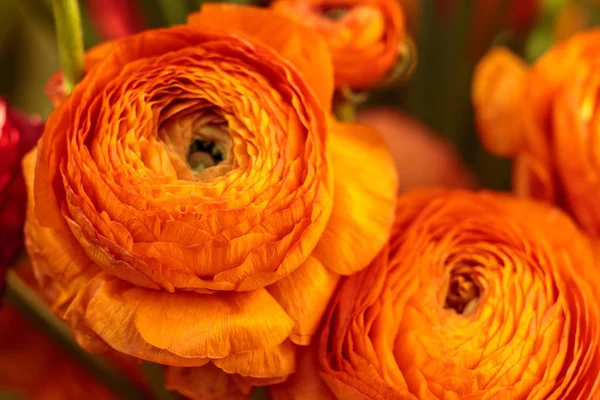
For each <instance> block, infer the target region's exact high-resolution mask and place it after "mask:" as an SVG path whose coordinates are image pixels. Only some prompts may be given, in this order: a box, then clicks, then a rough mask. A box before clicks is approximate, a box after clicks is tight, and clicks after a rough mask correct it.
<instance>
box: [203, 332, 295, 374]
mask: <svg viewBox="0 0 600 400" xmlns="http://www.w3.org/2000/svg"><path fill="white" fill-rule="evenodd" d="M295 361H296V346H295V345H294V344H293V343H292V342H291V341H289V340H286V341H284V342H283V343H281V344H279V345H276V346H272V347H266V346H265V347H263V348H261V349H259V350H253V351H248V352H245V353H237V354H232V355H230V356H227V357H225V358H220V359H217V360H213V363H214V364H215V365H216V366H217V367H219V368H221V369H222V370H223V371H225V372H227V373H230V374H238V375H242V376H248V377H252V378H259V379H271V378H281V380H283V379H285V377H287V376H288V375H290V374H292V373H293V372H294V369H295Z"/></svg>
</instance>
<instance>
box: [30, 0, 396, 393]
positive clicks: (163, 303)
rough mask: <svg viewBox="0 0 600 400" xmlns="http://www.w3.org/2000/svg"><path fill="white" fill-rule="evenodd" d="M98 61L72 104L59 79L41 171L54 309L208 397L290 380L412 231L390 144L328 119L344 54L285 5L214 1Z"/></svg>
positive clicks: (47, 281)
mask: <svg viewBox="0 0 600 400" xmlns="http://www.w3.org/2000/svg"><path fill="white" fill-rule="evenodd" d="M308 49H310V60H309V59H308V58H307V56H306V54H307V51H308ZM309 61H310V62H309ZM85 65H86V75H85V77H84V79H83V80H82V81H81V82H80V83H79V84H78V85H77V86H76V87H75V90H74V91H73V93H72V94H71V95H70V96H68V97H67V96H66V95H65V94H64V93H63V92H61V91H60V90H57V88H58V89H60V87H61V86H60V82H61V81H60V80H61V78H60V76H57V77H56V78H55V79H54V80H53V85H52V86H51V89H52V90H53V92H52V96H53V98H54V101H55V103H57V104H60V105H59V106H58V108H57V109H56V110H55V111H54V112H53V113H52V115H51V116H50V118H49V119H48V121H47V123H46V129H45V132H44V136H43V138H42V140H41V141H40V144H39V150H38V154H37V158H36V156H35V155H34V154H31V155H30V156H29V157H28V158H27V159H26V161H25V173H26V175H27V177H28V186H29V201H30V205H29V206H30V211H29V213H28V218H27V223H26V229H25V231H26V242H27V247H28V250H29V254H30V255H31V257H32V261H33V264H34V268H35V271H36V274H37V277H38V279H39V282H40V284H41V285H42V288H43V290H44V292H45V294H46V295H47V297H48V299H49V301H50V303H51V304H52V307H53V310H54V311H55V313H56V314H57V315H58V316H59V317H61V318H63V319H65V320H66V321H67V322H68V323H69V324H70V325H71V326H72V327H73V329H74V333H75V335H76V338H77V340H78V342H79V343H80V344H81V345H82V346H83V347H84V348H85V349H87V350H89V351H92V352H99V351H104V350H105V349H108V348H112V349H115V350H117V351H119V352H122V353H125V354H128V355H131V356H134V357H138V358H141V359H143V360H148V361H152V362H156V363H160V364H164V365H168V366H172V367H174V368H173V369H171V370H170V371H169V372H168V373H167V379H168V381H167V385H168V386H169V387H170V388H173V389H176V390H179V391H180V392H182V393H184V394H186V395H187V396H189V397H192V398H204V396H206V393H207V392H211V393H213V394H214V392H215V390H216V389H215V388H214V387H211V388H208V389H207V388H206V387H204V386H203V385H200V383H202V382H205V383H206V385H209V386H210V385H215V384H218V383H219V382H223V383H224V384H225V386H226V387H225V388H221V389H223V390H224V391H225V392H228V393H229V392H233V393H238V392H240V393H247V392H248V391H249V390H250V388H251V387H252V385H255V384H267V383H272V382H278V381H281V380H284V379H285V378H286V377H287V376H288V375H289V374H291V373H293V372H294V370H295V352H296V346H297V345H307V344H308V343H309V342H310V341H311V337H312V335H313V334H314V333H315V331H316V329H317V324H318V322H319V320H320V318H321V315H322V314H323V312H324V310H325V307H326V304H327V302H328V300H329V298H330V296H331V295H332V293H333V290H334V288H335V286H336V284H337V281H338V278H339V276H340V275H346V274H351V273H353V272H355V271H357V270H360V269H362V268H364V267H366V265H368V263H369V262H370V261H371V260H372V259H373V257H375V255H376V253H377V252H378V251H379V250H380V248H381V247H382V246H383V245H384V243H385V242H386V240H387V236H388V234H389V230H390V228H391V224H392V222H393V209H394V201H395V200H394V196H395V191H396V186H397V182H396V172H395V169H394V167H393V161H392V159H391V156H390V155H389V154H388V152H387V149H386V147H385V145H384V142H383V139H382V138H380V137H379V136H378V133H377V132H376V131H374V130H373V129H371V128H368V127H366V126H362V125H358V124H341V123H338V122H336V121H335V120H333V119H331V118H330V117H329V115H328V108H329V106H330V104H331V97H332V90H333V82H332V78H333V76H332V74H328V73H327V71H331V68H330V65H331V61H330V55H329V52H328V50H327V46H326V45H325V43H324V42H323V40H322V39H321V37H320V36H319V35H317V34H314V33H312V31H310V30H308V29H306V28H302V27H301V26H296V25H294V24H292V23H290V22H289V21H288V20H287V19H285V18H283V17H280V16H277V15H276V14H274V13H272V12H270V11H268V10H260V9H255V8H250V7H236V6H218V5H207V6H204V8H203V9H202V11H201V12H200V13H197V14H194V15H191V16H190V18H189V24H188V25H187V26H178V27H173V28H169V29H161V30H154V31H146V32H143V33H141V34H139V35H135V36H131V37H128V38H125V39H121V40H118V41H115V42H110V43H108V44H105V45H102V46H101V47H99V48H97V49H94V50H92V51H91V52H90V53H89V54H88V56H87V58H86V61H85ZM324 71H325V72H324ZM225 373H227V374H230V375H231V376H226V375H225ZM218 376H221V377H218ZM201 377H203V378H201ZM206 377H213V378H208V379H207V378H206ZM229 383H232V384H235V386H234V387H233V388H232V386H231V385H229ZM236 395H237V394H236Z"/></svg>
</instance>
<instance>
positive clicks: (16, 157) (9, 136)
mask: <svg viewBox="0 0 600 400" xmlns="http://www.w3.org/2000/svg"><path fill="white" fill-rule="evenodd" d="M43 129H44V126H43V124H42V122H41V120H40V118H39V117H27V116H25V115H24V114H21V113H20V112H18V111H16V110H14V109H12V108H10V107H9V105H8V102H7V101H6V99H5V98H2V97H0V236H1V237H2V243H1V244H0V288H2V287H3V282H4V272H5V269H6V268H8V266H10V264H11V263H12V262H13V261H14V260H15V258H16V257H17V256H18V255H19V252H20V251H21V250H22V248H23V224H24V222H25V208H26V206H25V202H26V199H27V192H26V190H25V181H24V180H23V173H22V170H21V158H22V157H23V156H24V155H25V153H27V152H28V151H29V150H30V149H31V148H32V147H33V146H34V145H35V143H36V142H37V140H38V138H39V137H40V136H41V134H42V131H43Z"/></svg>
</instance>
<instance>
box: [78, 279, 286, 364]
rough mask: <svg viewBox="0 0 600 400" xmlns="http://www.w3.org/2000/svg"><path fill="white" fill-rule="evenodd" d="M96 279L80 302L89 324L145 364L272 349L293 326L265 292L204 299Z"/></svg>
mask: <svg viewBox="0 0 600 400" xmlns="http://www.w3.org/2000/svg"><path fill="white" fill-rule="evenodd" d="M97 280H98V281H99V282H97V283H95V284H94V285H90V287H89V290H90V291H91V293H92V295H91V298H90V299H89V302H88V303H87V304H86V303H85V302H82V303H83V304H82V308H83V309H84V313H85V314H84V315H85V321H86V322H87V324H88V326H89V327H90V328H91V329H92V330H93V331H94V332H95V333H96V334H97V335H98V336H99V337H101V338H102V339H103V340H105V341H106V342H107V343H108V344H109V345H110V346H111V347H113V348H115V349H116V350H118V351H120V352H122V353H126V354H129V355H132V356H135V357H138V358H142V359H144V360H148V361H153V362H158V363H161V364H165V365H174V366H199V365H204V364H205V363H206V362H207V361H208V359H209V358H220V357H226V356H228V355H230V354H235V353H240V352H249V351H251V350H254V349H259V348H263V347H269V346H276V345H278V344H279V343H281V342H283V341H284V340H285V339H286V338H287V337H288V335H289V333H290V332H291V330H292V327H293V322H292V320H291V319H290V318H289V317H288V316H287V314H285V312H284V311H283V309H282V308H281V307H280V306H279V305H278V304H277V302H275V300H274V299H273V298H272V297H271V296H270V295H269V293H268V292H267V291H266V290H264V289H259V290H255V291H252V292H224V293H214V294H210V295H203V294H197V293H194V292H187V293H186V292H176V293H167V292H163V291H155V290H148V289H144V288H139V287H135V286H133V285H131V284H129V283H126V282H123V281H120V280H118V279H110V278H109V279H100V278H98V279H97ZM76 308H77V307H73V309H74V310H75V309H76Z"/></svg>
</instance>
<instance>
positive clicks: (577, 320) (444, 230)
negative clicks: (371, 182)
mask: <svg viewBox="0 0 600 400" xmlns="http://www.w3.org/2000/svg"><path fill="white" fill-rule="evenodd" d="M599 285H600V274H599V272H598V269H597V267H596V262H595V256H594V250H593V248H592V246H591V242H590V241H588V239H587V238H586V237H585V236H584V235H583V234H582V233H580V232H579V231H578V230H577V228H576V227H575V225H574V224H573V223H572V222H571V221H570V219H569V218H568V217H567V216H565V215H564V214H562V213H561V212H560V211H559V210H557V209H555V208H552V207H550V206H546V205H543V204H539V203H534V202H532V201H528V200H519V199H516V198H512V197H509V196H505V195H500V194H494V193H469V192H462V191H443V190H430V191H413V192H411V193H410V194H407V195H405V196H403V197H401V198H399V200H398V208H397V217H396V223H395V226H394V230H393V233H392V236H391V238H390V242H389V244H388V246H387V247H386V248H385V249H384V250H383V251H382V252H381V253H380V255H379V256H378V257H377V258H376V259H375V260H374V261H373V263H372V264H371V265H370V266H369V267H368V268H367V269H365V270H364V271H361V272H359V273H358V274H356V275H354V276H351V277H349V278H345V279H344V280H343V282H342V283H341V284H340V287H339V290H338V291H337V293H336V295H335V297H334V299H333V301H332V304H331V308H330V310H329V312H328V314H327V317H326V319H325V321H324V325H323V331H322V337H321V341H320V344H319V347H318V363H319V371H320V375H321V377H322V379H323V380H324V382H325V383H326V384H327V386H328V387H329V389H330V390H328V389H327V390H326V389H324V387H323V386H319V385H322V383H319V382H318V381H315V379H318V377H316V376H315V373H314V372H313V373H312V374H311V372H310V370H309V368H310V367H306V369H305V370H304V372H303V373H304V375H303V377H304V380H302V379H295V380H294V378H292V380H291V381H290V383H289V384H283V385H281V386H279V387H276V388H275V389H274V395H275V396H274V398H275V399H278V398H281V399H290V398H292V399H293V398H294V397H287V395H288V394H289V393H295V396H298V397H296V398H298V399H300V398H311V399H331V398H338V399H345V400H351V399H380V398H386V399H388V398H389V399H401V398H402V399H419V398H426V397H432V398H433V397H435V398H444V397H448V396H459V397H461V398H472V399H480V398H494V397H507V396H508V397H510V398H520V397H523V398H529V399H542V398H547V397H556V398H567V397H569V398H571V397H573V398H595V397H596V396H598V390H599V389H598V388H599V387H600V386H599V384H600V381H599V379H600V378H599V375H598V373H599V369H600V348H599V345H598V329H599V324H600V320H599V319H598V318H599V316H600V315H599V314H600V308H599V307H598V300H597V296H596V295H595V293H597V291H598V289H599ZM313 354H314V353H313ZM300 357H305V360H307V361H305V362H306V364H307V365H310V360H311V358H310V357H311V355H310V354H308V355H301V356H300ZM312 365H313V367H312V368H313V371H314V361H313V364H312ZM292 383H296V386H295V387H289V386H288V385H290V384H292ZM305 388H306V389H305ZM304 390H311V391H312V392H311V393H312V396H311V397H306V396H307V392H304ZM303 395H304V396H305V397H302V396H303Z"/></svg>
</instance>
